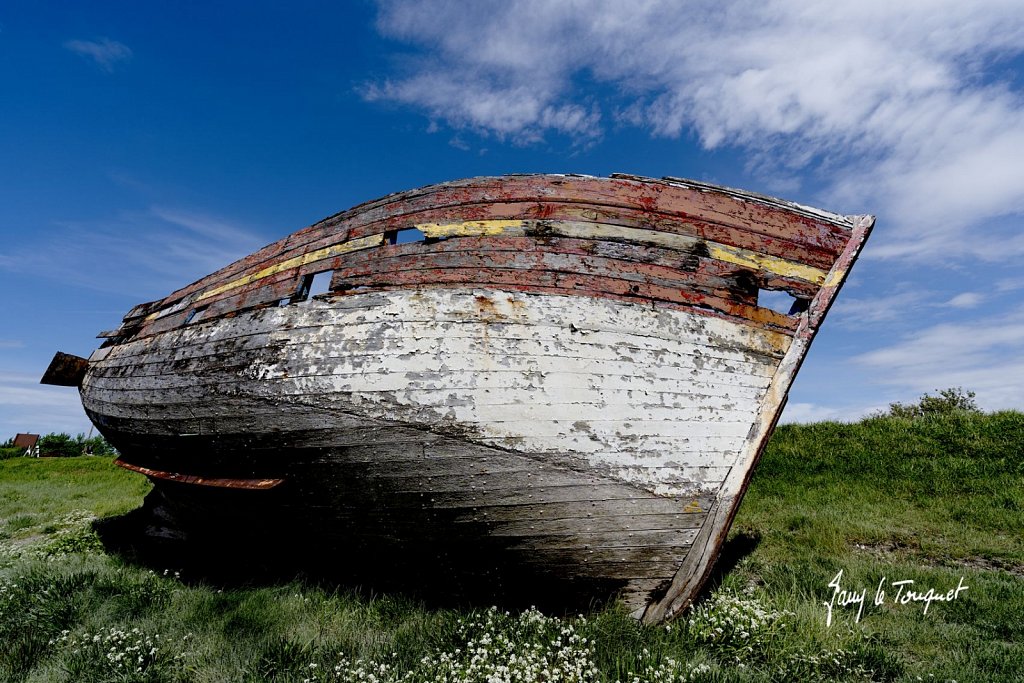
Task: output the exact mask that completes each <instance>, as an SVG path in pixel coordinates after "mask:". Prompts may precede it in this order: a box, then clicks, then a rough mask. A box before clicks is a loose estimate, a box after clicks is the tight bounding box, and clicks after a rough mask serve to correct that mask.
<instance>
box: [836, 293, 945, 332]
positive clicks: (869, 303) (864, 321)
mask: <svg viewBox="0 0 1024 683" xmlns="http://www.w3.org/2000/svg"><path fill="white" fill-rule="evenodd" d="M929 296H930V295H929V293H928V292H925V291H922V290H919V289H912V290H906V291H902V292H896V293H894V294H888V295H881V296H877V297H871V298H868V299H855V298H849V297H843V298H840V299H839V300H838V301H837V303H836V305H835V308H834V310H833V312H832V314H833V315H834V316H835V317H836V318H837V319H838V321H839V323H840V324H854V325H858V326H860V325H870V324H874V323H887V322H892V321H895V320H900V319H906V318H908V317H910V316H911V314H912V313H913V311H914V310H915V309H917V308H920V307H921V306H923V305H926V304H925V302H926V301H927V300H928V297H929Z"/></svg>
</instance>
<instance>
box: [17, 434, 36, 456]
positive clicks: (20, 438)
mask: <svg viewBox="0 0 1024 683" xmlns="http://www.w3.org/2000/svg"><path fill="white" fill-rule="evenodd" d="M14 447H15V448H24V449H25V455H27V456H29V457H32V458H38V457H39V435H38V434H18V435H16V436H15V437H14Z"/></svg>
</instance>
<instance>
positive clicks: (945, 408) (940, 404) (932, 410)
mask: <svg viewBox="0 0 1024 683" xmlns="http://www.w3.org/2000/svg"><path fill="white" fill-rule="evenodd" d="M937 391H938V395H937V396H932V395H931V394H924V395H923V396H922V397H921V398H920V400H918V402H917V403H907V404H904V403H890V404H889V412H888V413H884V414H887V415H891V416H892V417H902V418H911V419H912V418H918V417H932V416H935V415H951V414H954V413H980V412H981V410H979V409H978V404H977V403H975V401H974V392H973V391H967V392H965V391H964V390H963V388H962V387H951V388H949V389H941V390H937Z"/></svg>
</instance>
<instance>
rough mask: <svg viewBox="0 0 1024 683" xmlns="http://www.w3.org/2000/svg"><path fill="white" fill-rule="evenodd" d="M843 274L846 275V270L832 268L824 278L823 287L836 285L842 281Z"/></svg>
mask: <svg viewBox="0 0 1024 683" xmlns="http://www.w3.org/2000/svg"><path fill="white" fill-rule="evenodd" d="M845 275H846V270H844V269H837V270H833V271H832V272H831V273H829V274H828V277H827V278H825V284H824V286H825V287H835V286H836V285H838V284H839V283H840V282H842V281H843V277H844V276H845Z"/></svg>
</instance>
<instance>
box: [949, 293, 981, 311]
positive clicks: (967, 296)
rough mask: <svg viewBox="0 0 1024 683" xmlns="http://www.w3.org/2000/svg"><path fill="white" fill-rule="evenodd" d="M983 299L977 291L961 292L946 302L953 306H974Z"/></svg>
mask: <svg viewBox="0 0 1024 683" xmlns="http://www.w3.org/2000/svg"><path fill="white" fill-rule="evenodd" d="M983 300H984V297H982V296H981V295H980V294H978V293H977V292H964V293H963V294H957V295H956V296H954V297H953V298H952V299H950V300H949V301H947V302H946V305H947V306H952V307H953V308H974V307H975V306H977V305H978V304H980V303H981V302H982V301H983Z"/></svg>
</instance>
